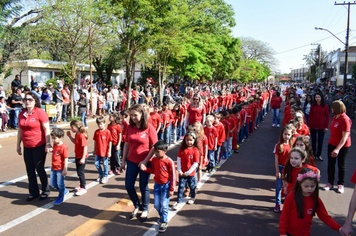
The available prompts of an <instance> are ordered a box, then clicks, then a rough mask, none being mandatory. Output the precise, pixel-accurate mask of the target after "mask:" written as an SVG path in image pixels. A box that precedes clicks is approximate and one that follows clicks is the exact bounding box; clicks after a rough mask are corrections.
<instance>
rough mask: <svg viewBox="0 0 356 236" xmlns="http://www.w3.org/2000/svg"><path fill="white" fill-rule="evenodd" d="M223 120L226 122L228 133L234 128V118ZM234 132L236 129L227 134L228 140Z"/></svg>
mask: <svg viewBox="0 0 356 236" xmlns="http://www.w3.org/2000/svg"><path fill="white" fill-rule="evenodd" d="M225 120H226V122H227V127H228V129H229V131H231V130H232V129H233V128H234V127H235V120H234V118H233V117H231V116H230V118H228V119H225ZM235 131H236V129H234V131H233V132H231V133H230V134H229V138H231V137H234V133H235ZM227 133H228V132H227Z"/></svg>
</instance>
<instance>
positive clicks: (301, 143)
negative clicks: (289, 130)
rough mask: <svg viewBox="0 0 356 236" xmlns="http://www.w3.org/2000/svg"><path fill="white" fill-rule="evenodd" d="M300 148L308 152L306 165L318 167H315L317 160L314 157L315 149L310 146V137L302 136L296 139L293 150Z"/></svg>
mask: <svg viewBox="0 0 356 236" xmlns="http://www.w3.org/2000/svg"><path fill="white" fill-rule="evenodd" d="M295 147H298V148H300V149H303V150H305V151H306V152H307V158H306V160H305V162H304V163H305V164H308V165H311V166H316V165H315V159H314V157H313V149H312V147H311V144H310V138H309V136H304V135H300V136H298V137H297V138H296V139H295V142H294V144H293V148H295Z"/></svg>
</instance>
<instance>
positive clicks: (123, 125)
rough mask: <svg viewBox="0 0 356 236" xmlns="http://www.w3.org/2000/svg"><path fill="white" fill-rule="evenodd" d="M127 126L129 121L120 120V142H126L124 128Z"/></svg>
mask: <svg viewBox="0 0 356 236" xmlns="http://www.w3.org/2000/svg"><path fill="white" fill-rule="evenodd" d="M128 126H129V122H127V121H126V120H124V122H122V124H121V130H122V139H121V141H122V142H126V130H127V127H128Z"/></svg>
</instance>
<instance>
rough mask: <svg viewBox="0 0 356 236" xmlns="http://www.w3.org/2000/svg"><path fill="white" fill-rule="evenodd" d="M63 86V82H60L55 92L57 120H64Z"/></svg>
mask: <svg viewBox="0 0 356 236" xmlns="http://www.w3.org/2000/svg"><path fill="white" fill-rule="evenodd" d="M62 88H63V86H62V85H61V84H58V87H57V89H56V90H55V91H54V93H53V101H54V102H55V103H56V110H57V115H56V121H57V122H61V120H62V109H63V96H62Z"/></svg>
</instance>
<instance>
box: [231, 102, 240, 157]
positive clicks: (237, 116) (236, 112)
mask: <svg viewBox="0 0 356 236" xmlns="http://www.w3.org/2000/svg"><path fill="white" fill-rule="evenodd" d="M231 117H232V118H233V120H234V125H235V127H236V128H235V129H234V132H233V136H232V150H234V152H235V153H239V150H238V135H239V131H240V119H241V118H240V114H239V110H238V108H237V107H234V108H233V109H232V115H231Z"/></svg>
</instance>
